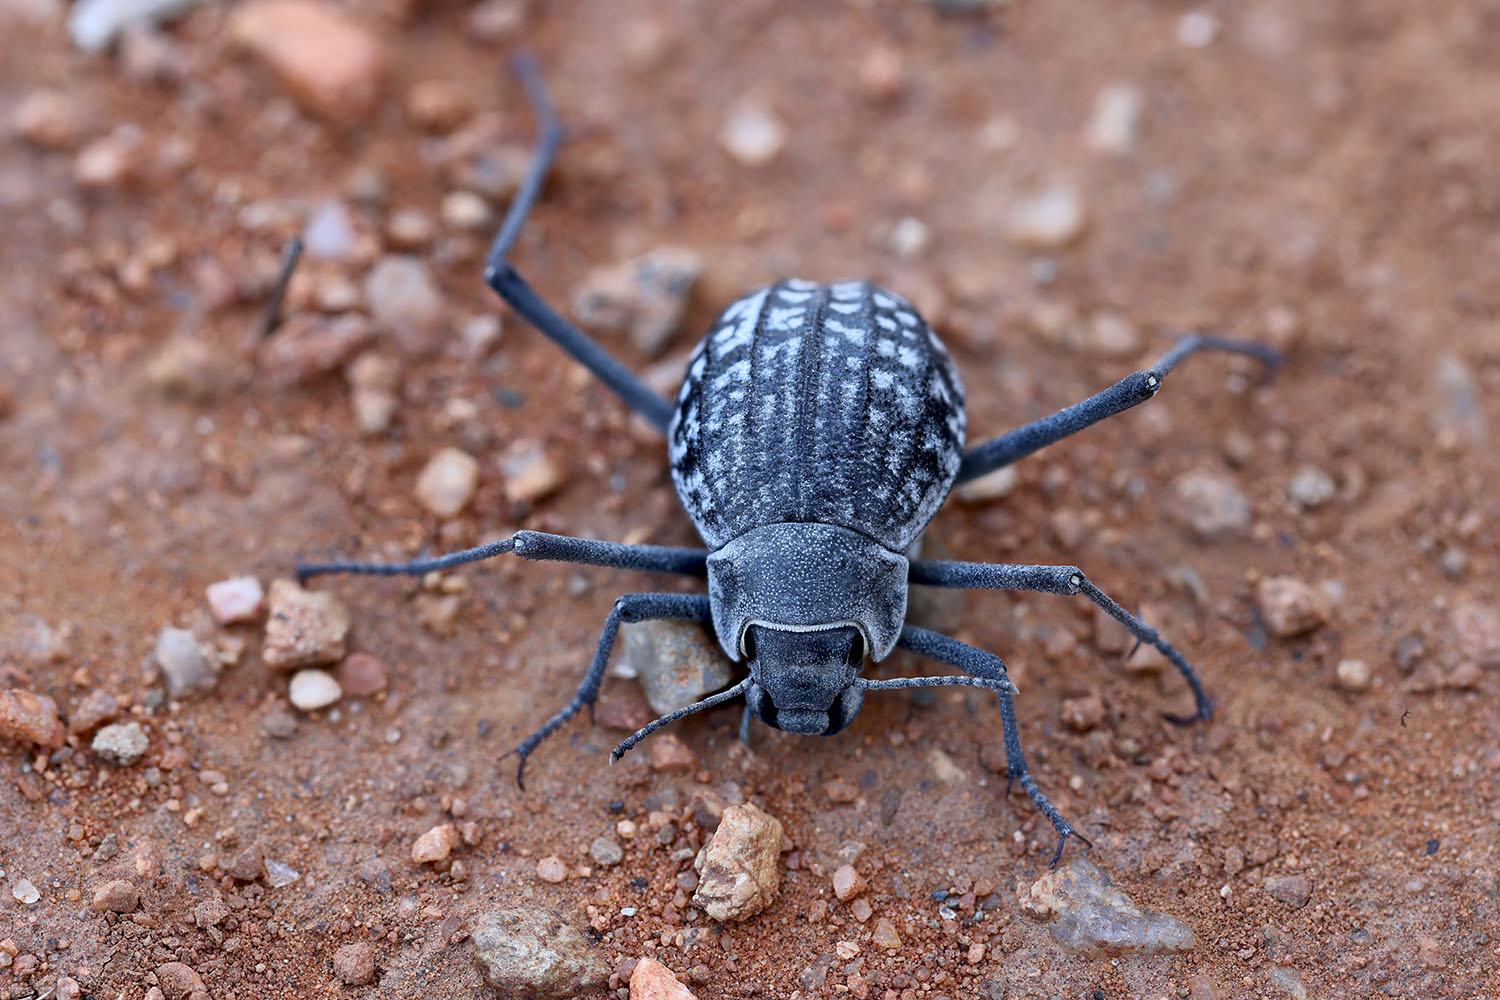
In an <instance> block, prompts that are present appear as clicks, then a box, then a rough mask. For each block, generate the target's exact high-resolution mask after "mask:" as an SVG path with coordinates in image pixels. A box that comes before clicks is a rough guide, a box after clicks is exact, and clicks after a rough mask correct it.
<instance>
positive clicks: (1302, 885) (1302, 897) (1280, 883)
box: [1261, 875, 1312, 910]
mask: <svg viewBox="0 0 1500 1000" xmlns="http://www.w3.org/2000/svg"><path fill="white" fill-rule="evenodd" d="M1261 888H1262V889H1264V890H1265V891H1266V895H1268V896H1270V897H1271V898H1272V899H1274V900H1276V901H1277V902H1278V903H1285V904H1286V905H1287V906H1290V907H1291V908H1292V909H1294V910H1300V909H1302V908H1303V907H1304V906H1306V905H1307V901H1308V900H1309V899H1311V898H1312V882H1311V881H1310V880H1309V879H1308V877H1307V876H1306V875H1272V876H1271V877H1270V878H1267V879H1266V880H1265V882H1263V883H1261Z"/></svg>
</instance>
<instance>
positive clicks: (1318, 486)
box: [1286, 467, 1338, 510]
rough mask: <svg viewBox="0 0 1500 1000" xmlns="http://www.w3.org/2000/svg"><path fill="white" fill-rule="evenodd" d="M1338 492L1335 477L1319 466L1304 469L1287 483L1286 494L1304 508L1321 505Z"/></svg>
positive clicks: (1308, 508)
mask: <svg viewBox="0 0 1500 1000" xmlns="http://www.w3.org/2000/svg"><path fill="white" fill-rule="evenodd" d="M1336 493H1338V485H1337V484H1336V483H1334V481H1333V477H1332V476H1330V475H1329V474H1328V473H1326V472H1324V471H1323V470H1322V469H1319V468H1317V467H1308V468H1306V469H1303V470H1302V471H1301V472H1299V473H1297V474H1296V475H1295V476H1293V477H1292V481H1291V482H1290V483H1288V484H1287V488H1286V495H1287V496H1288V497H1290V498H1291V500H1292V502H1293V503H1295V504H1296V505H1297V506H1298V507H1301V508H1303V509H1304V510H1311V509H1312V508H1314V507H1321V506H1323V505H1324V504H1325V503H1327V502H1328V501H1330V500H1332V499H1333V497H1334V494H1336Z"/></svg>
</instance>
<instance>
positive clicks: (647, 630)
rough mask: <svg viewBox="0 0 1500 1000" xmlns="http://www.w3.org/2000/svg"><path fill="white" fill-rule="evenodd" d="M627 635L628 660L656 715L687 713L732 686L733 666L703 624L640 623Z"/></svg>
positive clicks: (628, 626) (630, 629)
mask: <svg viewBox="0 0 1500 1000" xmlns="http://www.w3.org/2000/svg"><path fill="white" fill-rule="evenodd" d="M624 631H625V655H626V657H627V658H628V659H629V661H630V665H631V667H632V668H634V670H635V672H636V676H637V677H638V678H640V682H641V689H642V690H643V691H645V693H646V700H647V701H648V702H650V703H651V708H652V709H653V710H654V711H655V712H656V713H657V714H658V715H666V714H668V713H669V712H675V711H677V710H678V709H679V708H685V707H687V706H688V705H691V704H693V703H694V702H696V701H698V700H699V699H700V698H702V697H703V696H704V695H706V694H708V693H709V692H710V691H717V690H719V689H720V688H722V687H724V685H726V684H728V683H729V678H730V666H729V661H728V659H727V658H726V657H725V656H724V651H723V650H722V649H720V648H719V644H718V642H716V641H715V640H714V638H713V636H711V635H710V634H709V632H708V630H707V629H705V628H704V627H703V626H701V625H698V624H695V623H691V622H674V621H650V622H636V623H633V624H630V625H626V626H625V627H624Z"/></svg>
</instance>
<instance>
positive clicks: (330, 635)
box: [261, 579, 349, 670]
mask: <svg viewBox="0 0 1500 1000" xmlns="http://www.w3.org/2000/svg"><path fill="white" fill-rule="evenodd" d="M267 603H268V606H269V613H268V614H267V616H266V637H265V642H264V644H263V645H262V647H261V658H262V659H264V660H265V662H266V665H267V666H269V667H271V668H273V669H276V670H295V669H297V668H299V667H310V666H317V665H319V664H323V663H333V662H335V661H337V660H340V659H343V656H344V652H345V646H346V643H347V640H348V637H349V611H348V609H347V608H345V607H344V603H343V602H342V601H340V600H339V599H338V598H337V597H335V596H334V595H333V594H331V593H328V592H327V591H312V590H306V589H304V588H302V587H300V586H298V585H297V583H296V582H295V581H292V580H284V579H282V580H272V581H271V591H270V595H269V599H268V602H267Z"/></svg>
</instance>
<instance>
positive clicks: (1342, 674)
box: [1334, 660, 1370, 691]
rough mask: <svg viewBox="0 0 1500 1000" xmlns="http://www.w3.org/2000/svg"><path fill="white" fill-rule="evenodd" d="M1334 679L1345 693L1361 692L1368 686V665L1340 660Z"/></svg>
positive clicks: (1362, 661)
mask: <svg viewBox="0 0 1500 1000" xmlns="http://www.w3.org/2000/svg"><path fill="white" fill-rule="evenodd" d="M1334 677H1335V679H1336V680H1337V681H1338V685H1339V687H1341V688H1343V689H1344V690H1345V691H1363V690H1365V689H1366V688H1368V687H1369V686H1370V665H1369V664H1368V663H1366V662H1365V661H1364V660H1340V661H1339V664H1338V666H1337V667H1336V668H1335V670H1334Z"/></svg>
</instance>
